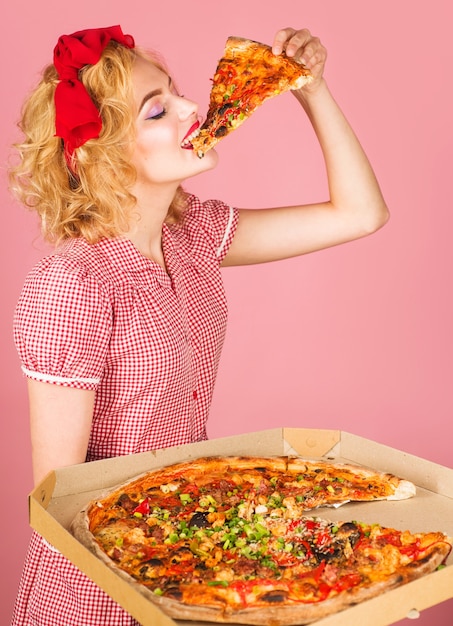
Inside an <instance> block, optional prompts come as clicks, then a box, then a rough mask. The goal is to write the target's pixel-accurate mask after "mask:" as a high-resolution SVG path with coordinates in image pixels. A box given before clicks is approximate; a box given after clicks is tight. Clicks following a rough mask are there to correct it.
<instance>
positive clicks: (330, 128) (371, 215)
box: [293, 80, 388, 232]
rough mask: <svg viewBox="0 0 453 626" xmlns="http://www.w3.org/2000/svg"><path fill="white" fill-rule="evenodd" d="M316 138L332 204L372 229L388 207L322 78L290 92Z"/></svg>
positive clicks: (367, 163)
mask: <svg viewBox="0 0 453 626" xmlns="http://www.w3.org/2000/svg"><path fill="white" fill-rule="evenodd" d="M293 93H294V95H295V97H296V98H297V100H298V101H299V102H300V103H301V104H302V106H303V108H304V109H305V112H306V114H307V116H308V117H309V119H310V121H311V124H312V126H313V129H314V131H315V133H316V136H317V138H318V141H319V144H320V147H321V150H322V153H323V156H324V160H325V164H326V171H327V179H328V186H329V195H330V202H331V204H332V206H333V208H335V209H338V210H340V211H342V212H344V213H345V216H348V215H353V216H354V219H359V220H360V222H362V223H363V228H364V230H365V231H366V232H373V231H374V230H376V229H377V228H379V227H380V226H382V225H383V224H384V223H385V222H386V221H387V219H388V210H387V206H386V204H385V201H384V198H383V196H382V193H381V190H380V188H379V184H378V182H377V180H376V176H375V174H374V172H373V169H372V167H371V165H370V162H369V160H368V158H367V156H366V154H365V152H364V150H363V148H362V146H361V144H360V142H359V140H358V139H357V137H356V135H355V133H354V131H353V129H352V128H351V126H350V124H349V123H348V121H347V119H346V118H345V116H344V114H343V113H342V111H341V109H340V107H339V106H338V104H337V103H336V101H335V99H334V98H333V96H332V95H331V93H330V91H329V88H328V86H327V83H326V82H325V80H321V81H320V82H319V84H318V85H317V86H316V89H315V90H314V91H310V89H305V90H300V91H295V92H293Z"/></svg>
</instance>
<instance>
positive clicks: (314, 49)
mask: <svg viewBox="0 0 453 626" xmlns="http://www.w3.org/2000/svg"><path fill="white" fill-rule="evenodd" d="M294 58H295V59H296V60H297V61H299V63H302V64H303V65H305V67H307V68H308V69H312V68H313V67H315V66H316V65H324V63H325V61H326V58H327V50H326V49H325V48H324V46H323V45H322V44H321V42H320V41H319V39H318V38H317V37H314V38H312V39H311V40H310V41H309V42H308V43H307V45H306V46H305V47H303V48H300V49H299V50H298V51H297V52H296V54H295V57H294Z"/></svg>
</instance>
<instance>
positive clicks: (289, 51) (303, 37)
mask: <svg viewBox="0 0 453 626" xmlns="http://www.w3.org/2000/svg"><path fill="white" fill-rule="evenodd" d="M312 39H313V38H312V36H311V33H310V31H309V30H308V29H306V28H303V29H302V30H296V31H293V35H292V36H291V37H290V38H289V40H288V42H287V44H286V49H285V52H286V56H288V57H294V56H296V55H299V54H300V50H301V49H304V48H305V47H306V46H307V45H308V43H309V42H310V41H311V40H312Z"/></svg>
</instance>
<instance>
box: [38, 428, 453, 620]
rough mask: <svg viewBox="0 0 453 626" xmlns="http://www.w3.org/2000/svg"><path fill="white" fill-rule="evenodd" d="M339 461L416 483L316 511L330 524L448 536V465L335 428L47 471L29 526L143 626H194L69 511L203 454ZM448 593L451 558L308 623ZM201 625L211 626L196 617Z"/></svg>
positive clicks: (377, 613)
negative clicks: (79, 531) (86, 533)
mask: <svg viewBox="0 0 453 626" xmlns="http://www.w3.org/2000/svg"><path fill="white" fill-rule="evenodd" d="M288 454H297V455H300V456H302V457H304V458H307V459H309V458H312V459H315V458H323V459H328V460H334V461H346V462H352V463H357V464H360V465H364V466H368V467H372V468H374V469H376V470H380V471H385V472H391V473H394V474H396V475H399V476H401V477H404V478H406V479H408V480H410V481H412V482H414V483H415V484H416V485H417V495H416V497H414V498H411V499H409V500H402V501H398V502H372V503H363V504H352V503H349V504H346V505H344V506H342V507H340V508H338V509H332V508H330V509H324V510H321V509H317V510H316V511H315V512H314V514H315V515H318V516H320V517H325V518H327V519H331V520H333V521H336V520H344V521H347V520H354V519H356V520H360V521H363V522H368V523H373V522H378V523H380V524H382V525H386V526H391V527H394V528H398V529H400V530H406V529H407V530H410V531H412V532H427V531H442V532H444V533H446V534H447V535H449V536H453V470H451V469H448V468H446V467H443V466H441V465H437V464H435V463H432V462H430V461H426V460H424V459H421V458H418V457H415V456H411V455H409V454H406V453H404V452H401V451H399V450H395V449H393V448H389V447H387V446H384V445H381V444H378V443H375V442H373V441H370V440H367V439H364V438H361V437H358V436H355V435H353V434H350V433H347V432H343V431H337V430H312V429H298V428H279V429H272V430H265V431H260V432H254V433H250V434H245V435H239V436H236V437H228V438H222V439H214V440H210V441H204V442H200V443H195V444H191V445H186V446H179V447H174V448H168V449H166V450H158V451H152V452H146V453H141V454H134V455H130V456H123V457H118V458H114V459H106V460H103V461H94V462H92V463H84V464H81V465H75V466H71V467H65V468H62V469H59V470H56V471H54V472H51V473H50V474H49V475H48V476H47V477H46V478H45V479H44V480H43V481H42V482H41V483H40V484H39V485H38V486H37V487H36V488H35V489H34V490H33V491H32V493H31V494H30V499H29V502H30V524H31V526H32V527H33V528H34V529H35V530H36V531H38V532H39V533H40V534H41V535H42V536H44V537H45V539H46V540H47V541H48V542H49V543H50V544H52V546H53V547H54V548H55V549H57V550H59V551H60V552H62V553H63V554H64V555H65V556H66V557H67V558H68V559H70V560H71V561H72V562H73V563H74V564H75V565H76V566H77V567H78V568H79V569H81V570H82V571H83V572H85V573H86V574H87V575H88V576H89V577H90V578H91V579H92V580H94V581H95V582H96V583H97V584H98V585H99V587H101V588H102V589H103V590H104V591H106V593H108V594H109V595H110V596H111V597H112V598H113V599H114V600H115V601H116V602H118V603H119V604H120V605H121V606H122V607H123V608H124V609H125V610H126V611H128V612H129V613H130V614H131V615H133V617H135V619H136V620H137V621H138V622H139V623H140V624H142V625H143V626H194V622H188V621H180V620H173V619H171V618H170V617H168V616H167V615H165V614H164V613H162V612H161V611H160V609H158V608H157V607H156V606H154V605H153V604H152V603H151V602H150V601H149V600H147V599H146V598H144V597H143V596H142V595H141V594H140V593H139V592H137V590H136V589H134V587H133V585H131V584H129V583H128V582H126V581H125V580H123V579H122V578H121V577H120V576H118V575H117V574H116V573H115V572H113V571H112V570H111V569H110V568H109V567H108V566H107V565H105V564H104V563H103V562H102V561H100V560H99V559H98V558H97V557H96V556H94V555H93V554H92V553H91V552H90V551H89V550H88V549H87V548H85V547H84V546H83V545H82V544H80V543H79V542H78V541H77V540H76V539H75V538H74V537H73V536H72V534H71V533H70V531H69V530H68V529H69V527H70V524H71V521H72V519H73V518H74V516H75V515H76V513H77V512H78V511H79V510H80V509H82V508H83V507H84V505H85V504H86V503H87V502H89V501H90V500H92V499H94V498H96V497H98V496H99V495H100V494H101V493H102V492H103V491H104V490H106V489H109V488H111V487H114V486H116V485H118V484H121V483H123V482H125V481H127V480H129V479H131V478H133V477H134V476H136V475H139V474H141V473H144V472H146V471H148V470H150V469H154V468H157V467H162V466H165V465H171V464H173V463H178V462H180V461H186V460H190V459H195V458H197V457H206V456H211V455H224V456H231V455H251V456H273V455H288ZM452 597H453V555H450V557H449V559H448V560H447V567H445V568H444V569H441V570H439V571H436V572H433V573H432V574H429V575H428V576H424V577H423V578H421V579H418V580H415V581H413V582H411V583H408V584H405V585H403V586H401V587H398V588H397V589H394V590H391V591H387V592H386V593H384V594H382V595H380V596H378V597H376V598H373V599H371V600H368V601H365V602H363V603H361V604H358V605H357V606H354V607H351V608H349V609H346V610H344V611H341V612H339V613H335V614H334V615H331V616H329V617H327V618H323V619H321V620H318V621H317V622H315V625H316V626H363V624H367V626H386V625H388V624H393V623H394V622H396V621H399V620H401V619H404V618H405V617H416V616H417V615H418V614H419V612H420V611H422V610H423V609H426V608H428V607H430V606H433V605H434V604H438V603H440V602H443V601H444V600H448V599H449V598H452ZM202 626H213V625H211V624H208V623H207V622H204V623H203V625H202Z"/></svg>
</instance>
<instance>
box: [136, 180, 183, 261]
mask: <svg viewBox="0 0 453 626" xmlns="http://www.w3.org/2000/svg"><path fill="white" fill-rule="evenodd" d="M144 191H145V190H144V189H143V188H141V185H139V184H137V185H136V187H135V189H134V190H133V193H134V195H135V197H136V198H137V204H136V206H135V207H134V208H133V210H132V214H131V222H130V228H129V231H128V233H126V236H127V237H128V239H130V241H132V243H133V244H134V246H135V247H136V248H137V249H138V250H139V252H141V254H143V256H145V257H147V258H148V259H151V260H152V261H155V262H156V263H159V265H161V266H162V267H163V268H164V269H165V260H164V255H163V252H162V226H163V223H164V221H165V218H166V217H167V214H168V209H169V207H170V205H171V203H172V201H173V198H174V197H175V193H176V188H174V187H173V186H170V187H168V186H165V188H164V187H157V188H156V187H154V188H153V189H152V191H150V190H149V189H146V193H143V192H144Z"/></svg>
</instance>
